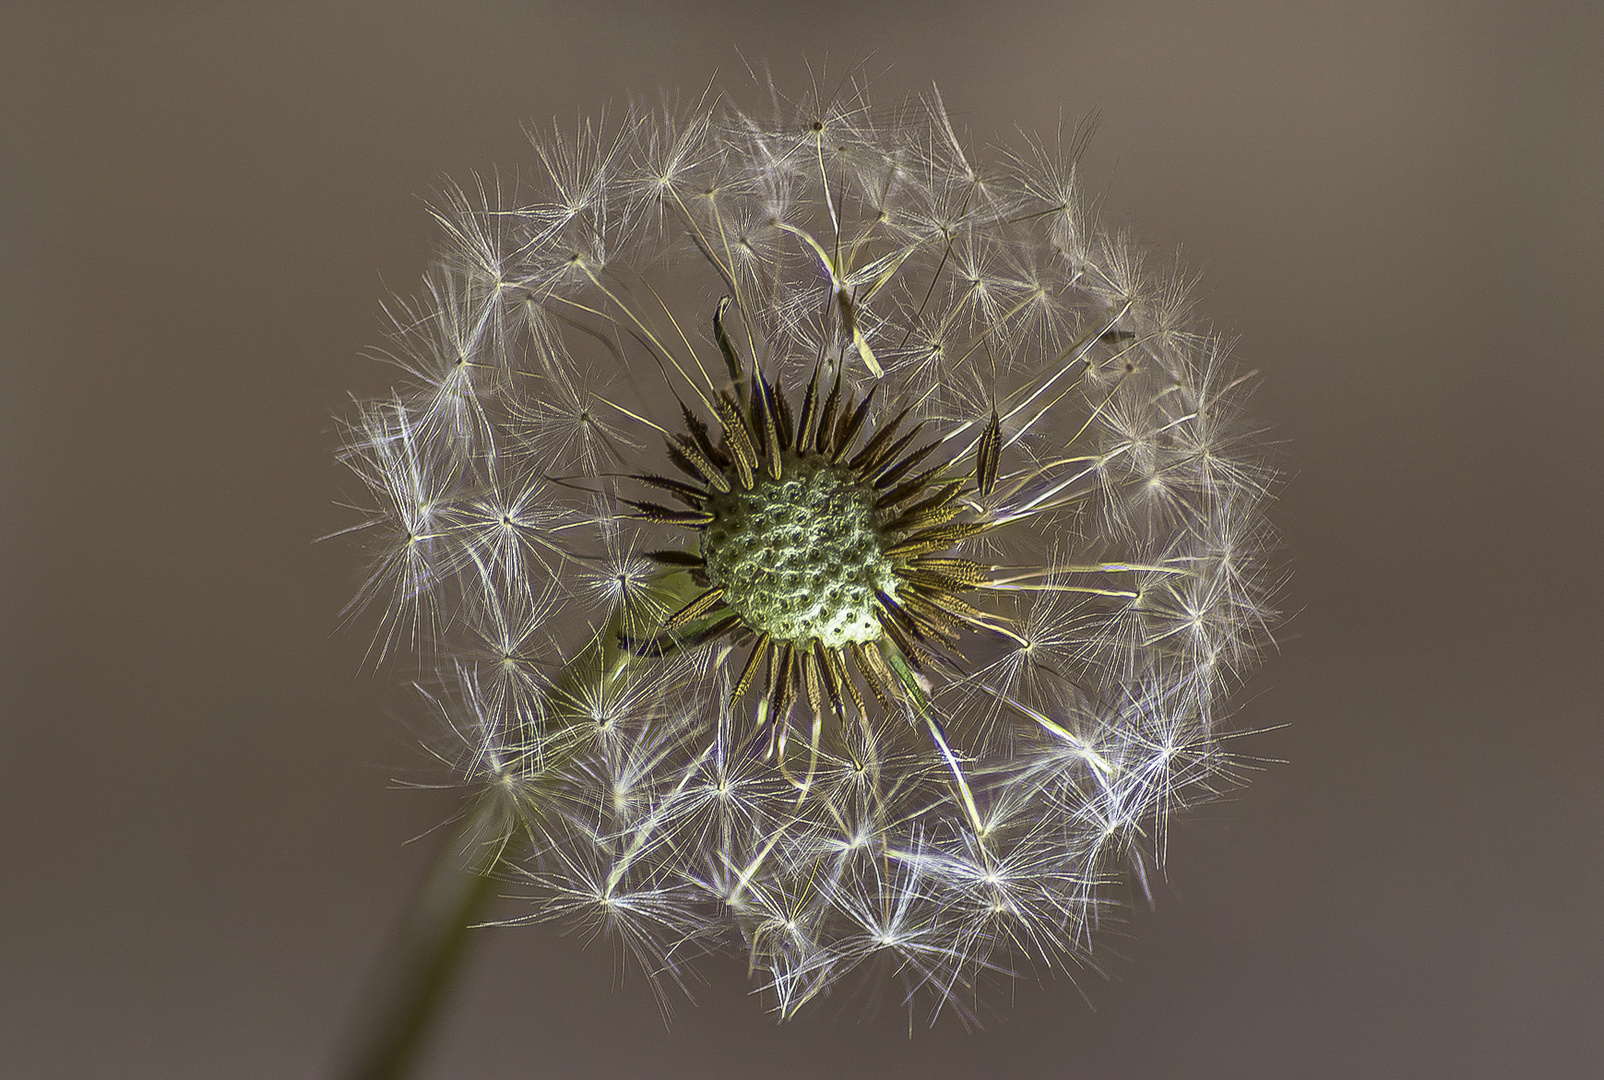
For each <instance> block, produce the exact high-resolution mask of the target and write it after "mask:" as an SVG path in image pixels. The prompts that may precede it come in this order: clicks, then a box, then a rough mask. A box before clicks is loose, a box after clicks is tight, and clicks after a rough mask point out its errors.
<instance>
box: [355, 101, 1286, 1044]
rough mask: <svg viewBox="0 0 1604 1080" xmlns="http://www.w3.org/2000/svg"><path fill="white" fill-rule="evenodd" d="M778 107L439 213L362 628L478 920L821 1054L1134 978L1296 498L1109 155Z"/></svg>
mask: <svg viewBox="0 0 1604 1080" xmlns="http://www.w3.org/2000/svg"><path fill="white" fill-rule="evenodd" d="M766 96H767V97H768V99H769V100H768V102H767V104H765V105H763V107H761V108H759V109H749V108H746V107H738V106H737V105H735V104H732V103H730V102H729V101H727V100H724V99H722V98H718V99H715V98H714V97H712V96H711V95H709V96H706V97H704V98H702V99H700V100H696V101H695V102H694V103H692V104H689V105H678V104H673V105H669V106H667V107H664V108H661V109H647V108H637V109H633V110H630V111H628V112H626V113H625V114H623V115H621V116H616V117H604V118H599V119H596V120H595V121H593V122H589V123H582V124H581V125H579V127H578V128H577V130H573V129H558V130H556V131H553V132H551V133H547V134H541V135H539V136H537V138H536V139H535V148H534V155H533V165H534V167H533V168H532V169H531V168H523V169H520V171H519V172H518V174H517V175H518V177H519V179H518V181H517V183H516V184H514V183H513V182H512V181H510V180H503V181H499V182H495V183H489V182H481V183H476V184H473V185H469V186H467V187H462V188H454V189H452V190H450V191H449V192H448V193H447V194H446V195H444V196H443V197H442V198H440V199H438V200H437V201H436V205H435V208H434V215H435V217H436V218H437V219H438V222H439V225H440V231H441V235H442V244H441V248H440V250H439V253H438V258H437V260H436V261H435V263H434V265H433V266H432V267H431V268H430V270H429V271H428V274H427V276H426V278H425V281H424V285H423V288H422V289H421V290H420V291H419V293H418V296H417V298H416V299H414V300H411V301H407V302H402V303H397V304H395V305H393V306H392V307H391V309H390V315H391V317H392V319H393V322H394V327H395V334H394V340H393V342H392V343H391V345H390V347H389V349H388V353H387V355H388V356H389V358H391V359H393V361H394V362H395V363H396V365H398V367H399V368H400V369H401V371H402V372H404V375H403V376H402V377H401V381H400V383H399V384H398V385H397V386H396V388H395V389H394V391H393V392H392V393H391V394H390V395H389V396H386V397H381V398H377V399H374V400H366V401H360V402H358V403H357V404H356V405H355V407H354V408H353V409H352V410H351V411H350V412H349V414H348V415H346V416H345V417H344V418H343V423H344V431H345V439H344V444H343V448H342V452H341V453H342V457H343V460H344V461H345V462H346V464H347V465H349V467H350V469H351V470H352V471H353V473H354V474H355V476H356V477H357V478H358V479H359V480H360V488H361V492H362V511H363V516H362V519H361V521H360V522H359V523H358V524H357V525H356V526H355V527H354V528H353V530H352V532H353V533H354V534H355V535H356V536H357V537H358V539H359V541H360V543H361V544H362V545H363V546H364V548H365V550H366V553H367V556H368V559H369V568H368V574H367V577H366V580H365V583H364V584H363V585H362V586H361V588H360V590H359V593H358V595H357V597H356V599H355V602H354V605H353V607H354V609H358V610H364V609H365V610H368V611H370V612H375V613H377V621H378V626H379V629H378V634H377V638H376V640H375V643H374V646H373V654H374V658H375V660H376V661H383V660H384V659H385V658H388V657H399V658H404V660H405V662H406V664H407V665H409V666H413V667H416V668H418V669H421V672H422V677H421V678H420V679H418V682H419V685H420V687H421V688H422V690H423V691H424V695H425V698H426V701H427V705H428V708H429V709H430V711H431V713H432V714H433V715H434V716H435V718H436V719H437V727H438V730H439V737H438V739H436V740H435V742H434V743H432V744H431V745H432V747H433V749H434V750H435V752H436V753H437V754H438V755H439V756H441V757H443V758H444V759H446V760H447V761H448V762H449V764H450V766H451V767H452V769H453V771H454V775H455V780H456V782H457V783H459V784H461V785H462V786H463V787H464V788H465V789H466V790H467V791H468V792H469V793H470V795H471V800H470V804H469V806H468V809H467V810H465V812H464V823H465V825H464V828H463V830H462V833H461V840H460V843H459V844H458V845H457V846H456V847H454V848H453V849H452V853H451V855H452V857H453V858H456V859H458V860H459V862H460V863H462V864H463V865H465V866H466V868H467V869H466V871H459V876H460V877H461V879H462V880H463V881H464V882H471V883H473V888H472V889H471V890H468V891H466V892H464V893H463V896H468V895H469V894H470V893H471V894H472V895H474V896H480V895H484V894H487V893H501V894H504V895H507V896H512V897H516V898H517V902H518V903H519V904H521V905H523V907H522V908H521V909H519V910H513V909H509V910H512V913H513V915H514V916H515V917H521V918H523V919H527V920H529V921H533V922H545V921H553V922H558V923H563V924H569V925H572V926H578V927H581V928H585V929H587V930H589V931H591V932H593V933H596V934H597V935H599V936H602V937H606V938H609V939H611V940H613V941H614V942H616V943H619V944H621V945H622V947H623V948H625V949H626V950H627V951H628V952H629V953H630V954H632V956H633V957H634V959H635V961H637V962H638V965H639V967H640V968H641V969H643V970H644V972H645V973H646V974H647V975H648V976H649V977H650V978H651V979H652V980H653V981H654V982H655V983H657V984H659V985H660V986H661V987H662V988H663V989H664V990H665V992H671V991H672V989H673V986H674V984H675V983H677V982H679V981H680V980H681V979H683V978H684V977H685V976H686V975H687V973H688V972H689V971H690V970H691V969H693V968H694V967H695V966H696V965H697V963H698V961H699V960H700V959H701V958H703V957H704V956H705V955H707V954H711V953H726V954H734V955H736V956H738V957H740V958H741V959H742V961H743V962H744V963H745V964H746V965H747V966H748V968H749V971H750V974H751V978H752V980H753V981H754V986H755V988H756V989H758V990H760V991H761V992H762V998H763V1000H764V1001H765V1002H766V1003H767V1005H768V1007H769V1008H771V1009H772V1010H773V1012H774V1014H775V1015H776V1016H777V1017H779V1018H781V1019H785V1018H789V1017H792V1016H794V1015H796V1014H797V1013H798V1012H799V1011H801V1010H805V1009H807V1008H808V1007H809V1006H812V1005H816V1004H817V1003H819V1002H820V1001H821V1000H823V999H826V998H829V997H831V996H832V995H838V994H841V993H842V992H844V991H845V989H846V988H847V987H848V986H849V985H851V984H855V983H859V982H860V981H862V980H868V981H870V982H872V983H873V984H875V985H876V986H879V987H881V988H882V989H885V988H887V987H890V988H892V989H891V990H890V992H891V994H892V995H893V996H894V997H895V998H896V1000H899V1001H902V1002H904V1003H905V1004H906V1006H907V1008H909V1009H910V1010H913V1011H915V1012H917V1013H919V1014H921V1015H926V1016H930V1017H934V1016H936V1015H940V1014H943V1013H953V1014H956V1015H957V1016H959V1017H960V1018H963V1019H965V1020H968V1019H970V1018H972V1017H974V1016H975V1015H976V1014H977V1012H978V1011H981V1010H983V1009H984V1007H985V1001H986V998H987V995H988V992H989V991H990V990H993V989H995V987H996V985H997V984H999V983H1005V982H1007V981H1008V980H1009V979H1011V978H1013V977H1016V976H1020V975H1029V976H1031V977H1038V976H1040V975H1042V974H1044V973H1048V972H1051V971H1054V970H1060V971H1063V970H1067V971H1069V972H1070V973H1073V972H1074V971H1075V970H1078V969H1080V968H1082V967H1090V966H1095V965H1096V963H1097V956H1098V949H1099V927H1100V924H1104V923H1106V922H1107V921H1108V920H1109V919H1110V918H1113V917H1117V915H1118V912H1119V910H1120V908H1121V906H1122V904H1123V903H1124V902H1125V901H1124V898H1125V897H1127V896H1128V895H1129V890H1128V886H1129V885H1130V883H1132V882H1135V883H1136V884H1137V885H1138V886H1140V885H1141V884H1142V882H1143V881H1144V879H1145V877H1146V875H1148V874H1149V873H1151V872H1152V871H1153V869H1154V868H1155V867H1156V866H1157V865H1158V863H1159V861H1160V860H1161V859H1162V854H1163V848H1164V842H1165V841H1164V835H1165V825H1166V820H1167V818H1168V817H1169V816H1170V815H1171V814H1173V813H1175V812H1177V811H1179V810H1182V809H1184V808H1185V807H1186V806H1187V805H1188V804H1191V803H1195V802H1198V801H1202V800H1206V799H1208V798H1210V797H1212V796H1214V795H1216V794H1217V793H1218V792H1220V791H1221V790H1224V789H1226V788H1229V787H1233V786H1235V785H1236V784H1237V783H1238V782H1239V779H1240V775H1239V774H1240V768H1239V767H1238V766H1237V765H1236V764H1235V763H1234V762H1233V758H1232V756H1231V755H1230V753H1228V751H1227V749H1226V747H1225V746H1224V745H1223V744H1224V741H1225V740H1226V739H1227V737H1228V736H1229V735H1230V734H1231V731H1232V729H1231V726H1230V723H1229V721H1230V717H1231V712H1232V708H1233V706H1232V696H1233V693H1234V692H1235V690H1236V689H1237V688H1238V687H1239V685H1240V683H1241V681H1242V679H1243V677H1244V675H1245V674H1246V673H1247V672H1248V671H1249V670H1250V669H1251V668H1252V667H1253V665H1254V662H1255V657H1256V655H1257V654H1258V653H1259V652H1260V650H1261V649H1262V648H1263V647H1264V646H1265V645H1266V644H1267V642H1268V640H1269V631H1270V629H1271V628H1272V625H1273V623H1274V621H1275V615H1274V612H1273V610H1272V602H1273V594H1274V592H1275V586H1276V583H1277V582H1276V578H1275V576H1274V573H1275V572H1274V569H1273V567H1271V566H1269V565H1268V564H1267V562H1266V552H1267V549H1268V548H1269V547H1270V545H1271V542H1272V536H1271V533H1270V530H1269V528H1268V526H1267V525H1266V522H1265V517H1264V512H1265V507H1266V503H1267V501H1268V498H1269V495H1270V490H1271V488H1272V487H1273V484H1274V474H1273V472H1272V471H1271V469H1269V468H1268V467H1267V466H1266V464H1265V463H1264V460H1263V456H1262V452H1261V449H1260V447H1259V445H1258V443H1257V442H1256V438H1255V429H1254V428H1253V427H1252V425H1251V423H1250V422H1248V421H1246V420H1245V419H1244V417H1243V412H1242V409H1243V404H1244V400H1245V398H1246V396H1247V383H1246V381H1245V377H1244V376H1243V375H1242V374H1241V373H1240V372H1238V371H1237V370H1236V369H1235V368H1234V367H1233V365H1232V364H1231V363H1230V362H1229V360H1228V359H1227V357H1226V355H1225V351H1224V349H1223V347H1222V345H1221V343H1220V342H1219V341H1218V340H1216V339H1215V338H1214V337H1213V336H1211V335H1210V334H1209V333H1208V332H1206V331H1204V330H1202V329H1200V328H1199V326H1198V324H1197V323H1196V321H1195V320H1194V319H1193V318H1192V317H1191V315H1190V313H1189V310H1188V300H1187V295H1186V284H1187V283H1186V282H1185V281H1184V280H1183V279H1182V278H1180V277H1179V276H1177V275H1176V274H1174V273H1173V272H1165V271H1159V270H1155V269H1154V268H1153V267H1152V266H1150V265H1148V264H1147V263H1146V262H1144V260H1143V258H1142V257H1141V254H1140V253H1139V250H1138V249H1137V247H1136V246H1135V245H1134V243H1133V242H1132V241H1131V240H1130V239H1129V238H1127V237H1125V236H1124V235H1114V234H1110V233H1108V232H1106V231H1104V230H1102V229H1101V228H1100V227H1099V225H1098V223H1097V221H1096V220H1095V217H1094V215H1093V214H1092V213H1091V212H1090V210H1089V209H1088V207H1087V206H1086V204H1085V203H1083V202H1082V200H1081V196H1080V194H1079V191H1078V188H1077V183H1076V177H1075V157H1076V153H1077V152H1078V149H1079V144H1078V141H1077V140H1074V139H1071V140H1068V141H1067V142H1066V141H1064V140H1049V141H1039V142H1031V141H1027V142H1025V143H1023V144H1022V145H1020V146H1018V147H1016V148H1015V149H1014V150H1013V151H1011V152H1004V151H998V152H994V153H991V154H990V155H989V156H987V157H986V158H977V157H972V156H971V151H970V149H969V148H968V147H966V146H965V145H964V142H963V140H962V139H961V138H960V136H959V134H958V132H957V131H956V130H955V128H954V126H953V124H952V123H951V121H950V120H949V118H948V116H947V113H946V112H945V110H944V108H943V105H942V103H941V100H940V98H939V97H937V96H935V95H934V94H933V93H932V94H930V95H928V96H925V97H922V98H918V99H915V100H910V101H908V102H904V103H902V104H899V105H895V106H892V107H885V106H882V105H879V104H874V105H871V104H869V103H868V102H867V101H866V100H865V97H864V95H863V94H861V93H853V94H842V95H837V96H835V97H833V98H820V97H817V96H813V97H803V98H801V99H798V100H788V99H787V98H785V97H784V96H783V95H782V94H780V93H779V92H777V91H775V92H772V93H768V94H767V95H766ZM485 881H489V882H492V884H490V885H488V886H486V885H483V884H482V883H483V882H485ZM474 903H475V902H470V901H468V900H463V901H461V902H460V903H457V904H456V906H454V907H452V906H450V905H448V908H449V910H450V911H451V912H452V915H451V918H450V919H447V920H445V922H452V921H455V922H456V923H463V922H468V921H472V919H473V918H474V912H475V911H476V908H475V907H474ZM447 936H449V935H447Z"/></svg>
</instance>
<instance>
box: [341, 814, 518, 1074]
mask: <svg viewBox="0 0 1604 1080" xmlns="http://www.w3.org/2000/svg"><path fill="white" fill-rule="evenodd" d="M502 815H503V811H502V810H501V809H500V808H499V807H496V806H495V805H494V804H493V803H487V804H486V805H485V807H484V808H483V809H481V810H480V811H479V812H477V813H475V814H473V815H472V816H471V817H469V818H468V820H467V821H466V823H465V824H464V825H463V826H462V828H461V829H459V830H458V831H457V832H456V833H455V834H454V835H453V836H452V837H451V839H450V840H449V841H448V842H447V843H445V844H444V845H442V846H441V848H440V853H439V855H438V856H437V857H436V858H435V862H434V865H433V866H431V867H430V868H429V873H428V876H426V877H425V878H424V880H423V882H422V884H420V885H419V887H418V890H417V892H416V894H415V895H414V896H413V898H412V901H411V904H410V909H409V910H408V912H407V914H406V919H405V922H404V923H403V925H402V926H401V927H400V928H399V929H398V931H397V932H396V935H395V937H394V938H393V940H392V942H391V945H390V947H389V949H388V950H387V951H386V955H385V957H384V958H383V959H382V960H381V961H380V963H379V964H378V965H377V966H376V968H375V970H374V971H373V973H372V974H371V976H370V977H369V981H368V985H367V986H366V988H365V989H364V991H363V999H362V1001H361V1003H360V1004H359V1006H358V1011H357V1014H356V1017H355V1020H354V1022H353V1023H352V1025H351V1031H350V1033H349V1035H348V1038H349V1040H350V1042H349V1047H348V1049H347V1051H346V1055H345V1057H344V1058H343V1059H342V1060H341V1062H340V1063H339V1065H338V1066H337V1067H336V1069H335V1071H334V1073H333V1075H334V1076H337V1077H340V1078H342V1080H395V1078H399V1077H403V1076H406V1075H407V1074H408V1073H409V1072H410V1071H411V1069H412V1066H413V1065H414V1064H415V1063H416V1061H417V1057H418V1051H419V1050H420V1049H421V1048H422V1046H423V1044H424V1041H425V1037H426V1036H427V1035H428V1033H429V1026H430V1021H431V1019H432V1017H433V1014H434V1012H435V1008H436V1006H437V1005H438V1004H439V1002H440V999H441V997H442V996H443V994H444V992H445V991H446V990H447V989H448V988H449V986H450V984H451V981H452V976H453V974H454V973H455V971H456V969H457V967H458V965H459V962H460V961H461V958H462V955H463V953H464V952H465V951H466V945H467V939H468V929H469V927H470V926H472V925H473V924H474V923H475V922H477V921H478V916H479V914H480V913H481V912H482V911H483V910H484V908H485V907H486V905H487V904H488V903H489V901H490V898H491V897H492V895H493V894H494V892H495V880H496V879H495V878H494V877H493V876H492V874H491V872H492V871H493V870H494V869H495V867H496V865H497V864H498V863H499V862H500V861H501V855H502V852H503V850H504V847H505V845H503V844H501V843H495V842H490V838H491V837H496V836H500V835H504V832H502V831H501V830H500V829H499V828H498V825H499V824H500V822H499V819H500V818H501V817H502ZM465 855H466V858H465V857H464V856H465Z"/></svg>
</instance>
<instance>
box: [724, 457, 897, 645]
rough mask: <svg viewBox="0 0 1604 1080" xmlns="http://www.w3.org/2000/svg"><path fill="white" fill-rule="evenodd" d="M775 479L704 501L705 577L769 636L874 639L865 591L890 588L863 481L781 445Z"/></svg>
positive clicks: (833, 641) (889, 591)
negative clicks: (708, 515) (706, 514)
mask: <svg viewBox="0 0 1604 1080" xmlns="http://www.w3.org/2000/svg"><path fill="white" fill-rule="evenodd" d="M783 466H784V467H783V469H782V470H781V476H780V479H778V480H770V479H767V478H765V479H763V480H759V481H758V482H757V483H756V484H754V485H753V486H752V488H751V489H750V490H732V491H730V492H729V493H727V494H722V495H715V496H713V497H712V498H711V499H710V500H709V502H708V510H709V511H710V512H711V513H712V514H713V521H712V523H711V524H709V525H707V526H705V527H704V529H703V532H702V560H703V562H704V563H706V565H707V576H708V579H709V580H710V581H711V582H712V583H713V584H714V585H719V586H722V587H723V589H724V602H725V603H726V604H728V605H729V606H730V607H731V608H732V609H733V610H734V611H735V613H736V614H737V615H739V616H740V617H741V618H742V619H744V620H745V621H746V624H747V625H748V626H751V627H752V628H753V629H755V630H759V631H762V632H765V633H767V634H768V635H769V636H770V637H771V638H773V639H774V640H775V641H776V642H795V643H799V644H800V643H803V642H808V641H814V640H817V641H819V642H821V643H822V644H823V645H825V646H826V647H828V648H839V647H841V646H842V645H845V644H847V643H848V642H854V641H855V642H865V641H874V640H876V639H878V638H879V637H880V635H881V633H882V630H881V627H880V622H879V619H878V618H876V615H875V613H876V610H877V602H876V600H875V591H876V590H879V591H880V592H883V593H885V594H886V595H888V596H891V597H895V596H896V578H895V576H894V575H893V574H892V566H891V560H890V559H888V558H886V555H885V551H884V550H883V549H882V547H881V542H880V533H879V531H878V530H877V529H876V528H875V522H874V499H873V496H872V494H871V492H870V490H869V489H867V488H866V487H865V486H863V485H861V484H859V483H857V482H855V481H854V480H853V479H851V477H850V476H847V475H845V474H843V472H841V471H839V470H838V469H837V468H836V467H835V466H832V465H831V464H830V463H829V462H828V461H827V460H826V459H825V458H823V457H821V456H818V455H813V454H809V455H807V456H804V457H792V456H790V455H786V457H785V460H784V462H783Z"/></svg>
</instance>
